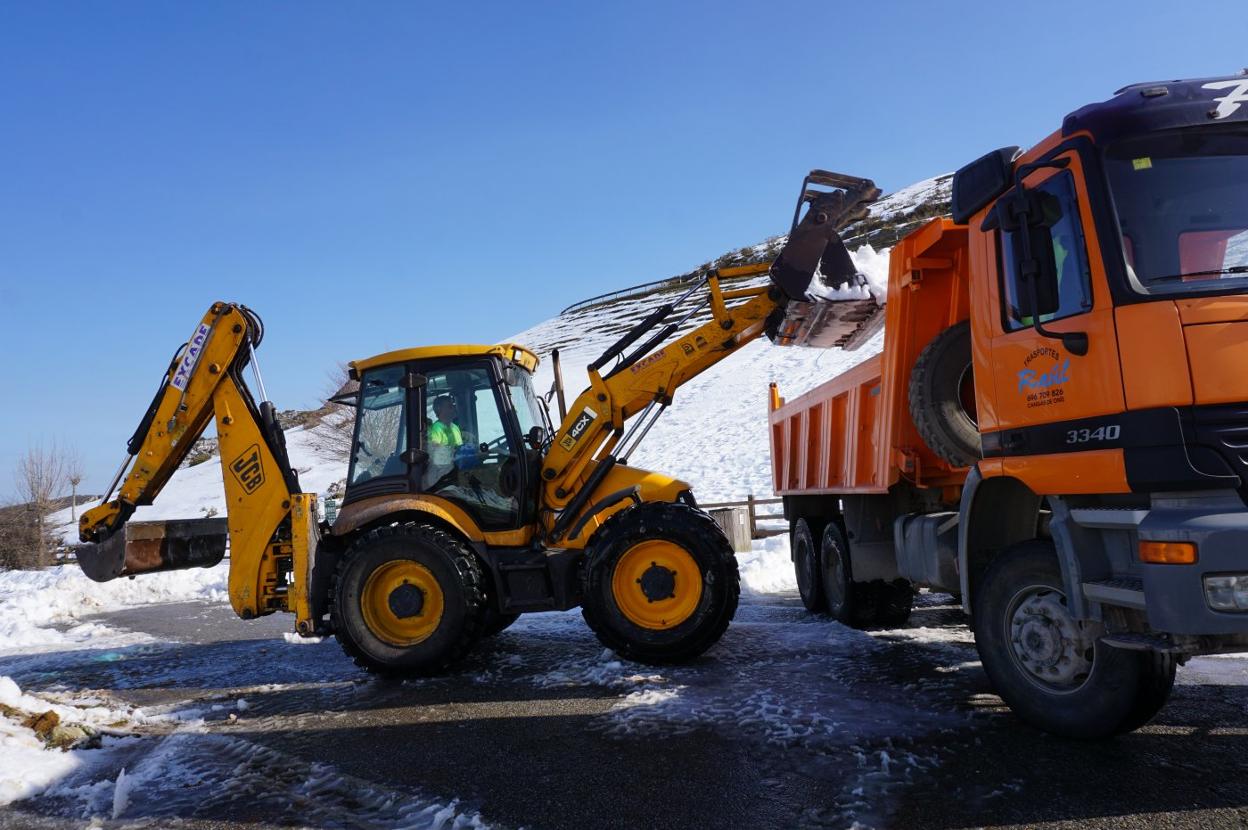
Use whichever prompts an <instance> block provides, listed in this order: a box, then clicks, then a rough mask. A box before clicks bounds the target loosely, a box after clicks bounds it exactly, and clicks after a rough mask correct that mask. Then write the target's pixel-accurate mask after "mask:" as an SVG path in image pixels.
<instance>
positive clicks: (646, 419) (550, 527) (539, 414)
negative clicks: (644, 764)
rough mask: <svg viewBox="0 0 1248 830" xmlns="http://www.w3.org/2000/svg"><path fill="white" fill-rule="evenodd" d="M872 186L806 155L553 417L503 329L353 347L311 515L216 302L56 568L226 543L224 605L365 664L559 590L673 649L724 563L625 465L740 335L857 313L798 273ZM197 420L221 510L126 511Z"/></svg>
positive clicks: (196, 552) (398, 665) (427, 661)
mask: <svg viewBox="0 0 1248 830" xmlns="http://www.w3.org/2000/svg"><path fill="white" fill-rule="evenodd" d="M878 196H879V190H878V189H877V188H876V187H875V185H874V184H873V183H872V182H871V181H870V180H867V179H859V178H855V177H849V176H843V175H840V174H835V173H828V172H825V171H814V172H812V173H811V175H810V176H808V177H807V178H806V180H805V181H804V182H803V185H802V189H801V195H800V197H799V200H798V206H797V212H796V213H795V215H794V222H793V228H792V232H791V234H790V238H789V241H788V243H787V245H786V246H785V248H784V249H783V251H782V252H781V254H780V256H779V257H778V258H777V259H776V260H775V261H774V262H771V263H765V264H761V265H749V266H743V267H738V268H723V269H720V270H718V271H711V272H710V273H708V274H706V275H705V276H704V277H702V278H701V279H699V280H697V281H695V282H694V283H693V284H692V285H690V286H689V287H688V288H687V289H685V290H684V291H683V293H682V294H680V296H678V297H677V298H675V299H673V300H672V301H670V302H665V303H663V304H662V305H660V306H659V307H658V308H656V309H655V310H654V311H653V312H652V313H651V314H649V315H648V316H647V317H646V318H645V319H644V320H642V321H641V322H640V323H638V324H637V325H636V327H634V328H633V329H632V330H631V331H629V332H628V333H627V334H625V335H624V336H623V337H621V338H620V340H619V341H618V342H616V343H614V344H613V345H612V346H611V347H610V348H608V349H607V350H606V352H604V353H603V354H602V356H601V357H599V358H598V359H597V360H595V361H594V362H593V363H592V364H590V366H589V367H588V374H589V385H588V387H587V388H586V389H585V391H583V392H582V393H581V394H580V396H579V397H578V398H577V399H576V400H575V402H574V403H573V404H572V406H571V407H570V408H568V409H567V410H566V411H564V410H563V407H562V406H561V407H560V417H561V422H560V424H559V426H558V427H557V428H556V427H553V426H552V425H551V423H550V419H549V416H548V414H547V411H546V408H545V406H544V405H543V403H542V401H541V399H539V398H538V397H537V396H536V395H535V394H534V392H533V389H532V386H531V376H532V373H533V371H534V370H535V369H536V367H537V363H538V358H537V356H536V355H534V354H533V353H532V352H530V351H529V350H527V349H525V348H524V347H523V346H518V345H512V344H505V345H499V346H436V347H429V348H416V349H408V350H402V351H395V352H389V353H386V354H382V355H378V356H376V357H371V358H368V359H366V360H357V361H354V362H353V363H351V364H350V366H351V370H350V371H351V377H352V378H353V379H355V380H358V382H359V391H358V393H356V394H355V395H354V399H353V400H352V401H351V402H352V403H354V404H355V408H356V415H355V431H354V438H353V441H352V445H351V455H350V465H349V469H348V473H347V484H346V490H345V494H344V497H343V507H342V510H341V511H340V512H339V513H338V515H337V517H336V520H335V521H334V522H333V524H332V525H330V524H327V523H323V522H318V519H317V515H318V510H317V496H316V495H315V494H312V493H304V492H302V491H301V488H300V486H299V479H298V476H297V475H296V473H295V471H294V470H292V469H291V465H290V461H289V459H288V458H287V453H286V447H285V440H284V437H283V433H282V429H281V427H280V426H279V424H278V422H277V418H276V412H275V408H274V406H273V404H272V403H270V402H269V401H268V400H267V395H266V394H265V392H264V386H263V382H262V381H261V379H260V374H259V370H258V368H257V369H256V375H255V378H256V385H257V389H256V391H257V392H258V393H259V397H260V399H261V402H260V403H259V404H257V403H256V401H255V398H254V397H253V395H252V393H251V392H250V391H249V390H248V387H247V386H246V384H245V383H244V380H243V373H244V370H245V368H246V367H247V366H248V364H251V365H252V366H253V368H254V367H255V366H256V361H255V348H256V346H258V345H259V344H260V340H261V337H262V336H263V328H262V325H261V322H260V318H259V317H258V316H257V315H256V314H255V313H254V312H252V311H251V310H249V309H248V308H246V307H245V306H242V305H236V304H231V303H224V302H221V303H216V304H214V305H213V306H212V308H210V309H209V310H208V312H207V313H206V314H205V315H204V317H203V319H202V320H201V321H200V323H199V325H198V327H197V328H196V329H195V332H194V334H193V335H192V336H191V338H190V340H189V341H188V342H187V343H186V344H185V345H184V346H183V347H182V348H181V349H179V351H178V352H177V354H176V355H175V357H174V359H173V361H172V362H171V364H170V366H169V368H168V370H167V372H166V373H165V375H164V376H163V377H162V380H161V384H160V387H159V389H158V391H157V393H156V396H155V398H154V399H153V400H152V403H151V405H150V407H149V408H148V410H147V413H146V415H145V416H144V418H143V419H142V422H141V423H140V424H139V427H138V429H137V430H136V431H135V433H134V435H133V436H132V437H131V439H130V441H129V443H128V445H127V449H128V451H129V455H128V457H127V459H126V461H125V462H124V463H123V464H122V467H121V469H120V470H119V471H118V473H117V477H116V478H115V479H114V481H113V483H112V485H111V486H110V487H109V490H108V493H107V494H106V495H105V497H104V499H103V501H102V503H101V504H100V505H99V506H98V507H95V508H93V509H91V510H89V511H87V512H86V513H84V514H83V516H82V520H81V523H80V536H81V539H82V541H83V542H86V543H90V544H88V545H86V546H84V547H83V548H82V549H81V550H80V551H79V553H78V561H79V562H80V564H81V566H82V568H83V570H84V571H85V572H86V573H87V575H88V576H90V577H91V578H93V579H96V580H100V581H103V580H108V579H113V578H116V577H119V576H132V575H136V574H142V573H150V572H155V571H163V570H171V569H176V568H186V567H210V566H212V565H215V564H216V563H218V562H220V561H221V559H222V557H223V556H224V552H225V548H226V544H227V540H228V544H229V548H230V570H229V595H230V602H231V604H232V606H233V608H234V610H235V612H237V613H238V615H239V616H241V617H243V618H244V619H250V618H253V617H256V616H260V615H263V614H269V613H272V612H274V611H287V612H291V613H293V614H294V615H295V628H296V631H297V632H298V633H300V634H302V635H305V636H312V635H316V634H325V633H332V634H333V635H334V636H336V637H337V638H338V640H339V641H340V642H341V644H342V646H343V648H344V649H345V650H346V652H347V653H348V654H349V655H351V656H352V657H353V658H354V659H355V660H356V662H357V663H359V664H360V665H361V666H363V667H365V668H367V669H370V670H372V671H377V672H382V673H389V674H409V675H410V674H415V675H420V674H429V673H435V672H438V671H441V670H443V669H444V668H446V667H447V666H448V665H450V664H451V663H452V662H454V661H455V660H456V659H457V658H459V657H460V656H462V655H463V654H464V653H465V652H466V651H467V650H468V649H470V648H472V646H473V645H474V644H475V643H476V642H477V641H478V640H479V639H480V638H481V637H483V636H489V635H491V634H494V633H497V632H498V631H501V630H502V629H503V628H505V627H506V626H507V625H509V624H510V623H511V622H512V621H513V620H515V618H516V617H517V616H518V615H519V614H521V613H525V612H530V611H549V610H565V609H569V608H573V607H576V606H578V605H580V606H581V607H582V609H583V614H584V617H585V619H586V621H587V622H588V623H589V625H590V627H591V628H592V629H593V630H594V632H595V634H596V635H597V636H598V638H599V639H600V640H601V641H602V642H603V644H605V645H606V646H607V647H608V648H611V649H614V650H615V651H616V652H617V653H619V654H620V655H621V656H623V657H625V658H628V659H632V660H638V661H641V662H646V663H668V662H678V661H684V660H688V659H691V658H693V657H695V656H697V655H699V654H701V653H702V652H704V651H705V650H706V649H707V648H709V647H710V646H712V645H713V644H714V643H715V642H716V641H718V639H719V638H720V636H721V635H722V634H723V633H724V631H725V629H726V628H727V626H728V624H729V622H730V621H731V619H732V617H733V614H734V613H735V611H736V607H737V597H738V592H739V581H738V575H737V565H736V560H735V558H734V555H733V552H732V549H731V547H730V546H729V544H728V541H727V539H726V537H725V536H724V534H723V533H722V532H721V531H720V529H719V527H718V526H717V525H716V524H715V522H714V521H712V520H711V518H710V517H709V516H707V514H706V513H704V512H702V511H700V510H698V509H697V506H696V504H695V502H694V499H693V495H692V493H691V492H690V488H689V485H688V484H686V483H684V482H682V481H678V480H676V479H674V478H670V477H668V476H665V475H662V474H659V473H654V472H649V471H646V470H642V469H638V468H636V467H632V466H628V464H627V461H628V458H629V456H630V455H631V454H632V452H633V451H634V450H635V449H636V448H637V446H638V444H639V443H640V442H641V440H642V439H643V438H644V437H645V435H646V433H647V432H648V431H649V429H650V428H651V427H652V426H653V425H654V423H655V421H656V420H657V418H658V417H659V416H660V415H661V414H662V412H663V411H664V410H665V409H666V408H667V407H668V406H670V405H671V403H672V398H673V395H674V393H675V392H676V390H677V389H678V388H679V387H680V386H681V384H683V383H685V382H687V381H689V380H690V379H692V378H693V377H695V376H696V375H698V374H699V373H701V372H702V371H704V370H706V369H707V368H709V367H710V366H713V365H714V364H716V363H718V362H719V361H720V360H723V359H724V358H725V357H728V356H729V355H731V354H733V353H734V352H735V351H737V350H738V349H740V347H741V346H743V345H744V344H746V343H749V342H750V341H752V340H754V339H755V338H757V337H759V336H760V335H762V334H764V333H767V334H768V335H769V336H771V337H772V339H773V340H777V341H779V342H782V343H789V342H795V341H798V340H800V341H802V342H810V341H811V340H812V338H814V339H815V340H818V339H820V338H822V339H823V340H825V341H827V340H829V339H830V340H832V341H835V340H838V339H844V338H845V337H847V336H848V335H849V334H850V331H849V329H852V328H855V327H858V326H861V325H862V324H863V320H864V319H865V317H866V315H865V314H862V313H857V314H841V315H827V314H823V313H818V312H817V310H816V309H817V304H816V303H814V302H812V301H811V300H810V299H809V297H808V288H809V286H810V283H811V281H812V279H813V278H815V275H816V274H817V273H818V274H819V275H820V277H821V279H822V280H823V281H824V282H825V283H827V284H828V285H830V286H832V287H835V286H837V285H840V284H844V283H847V282H851V281H854V280H856V279H860V278H859V277H858V276H857V275H856V274H855V271H854V268H853V264H852V261H851V260H850V258H849V255H848V253H847V252H846V250H845V247H844V245H843V244H842V243H841V240H840V237H839V236H838V234H837V231H838V230H840V229H841V228H842V227H844V225H846V224H848V223H849V222H851V221H854V220H855V219H858V218H861V217H862V216H863V215H864V214H865V212H866V210H867V205H868V203H869V202H871V201H873V200H874V199H876V198H878ZM803 206H805V211H804V212H803ZM763 275H770V278H771V279H770V281H766V280H762V281H761V284H748V285H747V287H743V288H726V287H725V286H724V285H723V284H721V283H722V281H725V280H730V279H733V278H742V277H748V276H756V277H760V278H761V277H762V276H763ZM740 282H747V283H748V282H749V281H748V280H741V281H737V284H740ZM754 282H755V283H759V282H760V281H759V280H755V281H754ZM871 302H872V301H857V303H859V304H861V303H871ZM643 338H644V340H643ZM214 419H215V422H216V430H217V437H218V444H219V449H220V457H221V466H222V472H223V479H224V485H225V496H226V508H227V511H228V518H226V519H192V520H184V521H168V522H143V523H140V522H129V521H128V520H129V519H130V517H131V516H132V514H133V513H134V510H135V508H136V507H138V506H140V505H145V504H150V503H151V502H152V500H153V499H155V498H156V496H157V494H158V493H159V492H160V490H161V488H162V487H163V486H164V484H165V483H166V482H167V481H168V480H169V477H170V476H171V475H172V474H173V472H174V471H175V470H176V469H177V468H178V465H179V464H180V463H181V462H182V460H183V459H184V458H185V457H186V455H187V453H188V452H189V450H190V449H191V447H192V445H193V444H194V442H195V441H196V439H197V438H199V436H200V435H201V434H202V433H203V431H204V430H205V428H206V427H207V425H208V422H209V421H210V420H214ZM708 428H713V425H708ZM118 485H120V487H118Z"/></svg>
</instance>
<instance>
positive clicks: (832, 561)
mask: <svg viewBox="0 0 1248 830" xmlns="http://www.w3.org/2000/svg"><path fill="white" fill-rule="evenodd" d="M819 569H820V572H821V573H822V576H823V580H822V582H823V596H824V600H825V602H826V604H827V611H828V614H829V616H831V617H832V619H834V620H836V621H837V622H841V623H844V624H845V625H849V626H853V627H854V628H865V627H866V626H869V625H872V624H874V623H875V621H876V619H877V617H878V615H879V599H880V597H879V591H877V590H876V588H877V586H876V585H874V584H872V583H863V582H854V579H853V573H854V571H853V561H852V559H851V557H850V553H849V543H848V542H847V541H846V540H845V534H844V532H842V531H841V528H840V525H838V524H837V523H836V522H828V524H827V526H826V527H824V529H823V537H822V539H821V541H820V544H819Z"/></svg>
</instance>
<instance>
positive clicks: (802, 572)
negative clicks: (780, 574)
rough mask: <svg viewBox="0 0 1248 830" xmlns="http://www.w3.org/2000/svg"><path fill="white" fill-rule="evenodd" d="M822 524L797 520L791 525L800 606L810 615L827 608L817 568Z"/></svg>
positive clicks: (819, 570) (821, 577)
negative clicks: (804, 607) (800, 600)
mask: <svg viewBox="0 0 1248 830" xmlns="http://www.w3.org/2000/svg"><path fill="white" fill-rule="evenodd" d="M823 527H824V523H823V522H821V521H819V520H818V519H806V518H802V519H798V520H797V521H796V522H794V523H793V542H792V545H793V571H794V573H795V574H796V575H797V593H798V595H799V596H801V598H802V605H804V606H806V610H807V611H810V612H812V613H815V614H817V613H819V612H821V611H823V610H824V609H825V608H826V607H827V602H826V600H825V599H824V596H823V572H822V570H821V569H820V567H819V555H820V554H819V544H820V540H821V539H822V537H823Z"/></svg>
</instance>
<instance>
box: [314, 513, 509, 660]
mask: <svg viewBox="0 0 1248 830" xmlns="http://www.w3.org/2000/svg"><path fill="white" fill-rule="evenodd" d="M481 586H482V577H481V568H480V565H478V563H477V560H476V558H475V557H474V556H473V555H472V553H471V552H469V550H468V549H467V547H465V546H464V544H463V543H462V542H460V541H459V540H458V539H456V538H455V537H454V536H452V535H451V534H450V533H447V532H446V531H444V530H441V529H438V528H435V527H430V526H429V525H424V524H419V523H415V522H409V523H407V524H401V525H395V526H392V527H381V528H377V529H375V530H371V531H369V532H368V533H366V534H364V535H363V536H361V537H360V538H359V539H357V540H356V541H355V542H353V543H352V544H351V546H350V547H349V548H348V549H347V553H346V555H345V556H344V557H343V558H342V560H341V561H340V562H339V563H338V569H337V571H336V572H335V574H334V584H333V585H332V587H331V589H330V597H331V599H330V619H331V621H332V623H333V627H334V634H335V636H336V637H337V638H338V642H339V643H340V644H341V645H342V649H343V651H345V652H346V653H347V655H348V656H349V657H350V658H351V659H352V660H354V661H355V663H356V665H358V666H361V667H363V668H365V669H368V670H369V671H371V672H376V673H378V674H385V675H396V676H427V675H432V674H437V673H439V672H442V671H444V670H445V669H446V668H447V667H448V666H450V665H451V664H452V663H454V662H455V661H457V660H458V659H459V658H461V657H462V656H463V655H464V654H465V653H466V652H467V651H468V650H469V649H471V648H472V647H473V645H475V644H476V642H477V640H478V639H479V638H480V637H481V633H482V630H483V625H484V622H485V593H484V591H483V590H482V587H481Z"/></svg>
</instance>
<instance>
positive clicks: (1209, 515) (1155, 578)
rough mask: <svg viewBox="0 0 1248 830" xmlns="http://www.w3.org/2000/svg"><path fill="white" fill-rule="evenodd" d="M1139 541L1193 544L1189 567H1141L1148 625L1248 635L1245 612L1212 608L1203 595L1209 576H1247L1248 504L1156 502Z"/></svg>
mask: <svg viewBox="0 0 1248 830" xmlns="http://www.w3.org/2000/svg"><path fill="white" fill-rule="evenodd" d="M1139 538H1140V540H1141V541H1157V542H1192V543H1194V544H1195V545H1196V552H1197V561H1196V562H1195V564H1191V565H1159V564H1148V563H1142V564H1140V565H1139V567H1140V570H1141V575H1142V580H1143V583H1144V596H1145V608H1146V612H1147V615H1148V624H1149V626H1150V627H1151V628H1152V629H1153V630H1155V631H1164V632H1167V633H1170V634H1190V635H1206V636H1207V635H1219V634H1244V633H1248V611H1238V612H1235V611H1215V610H1214V609H1213V608H1211V607H1210V605H1209V601H1208V599H1207V597H1206V595H1205V584H1204V578H1205V576H1209V575H1215V574H1217V575H1222V574H1248V508H1245V507H1244V505H1243V503H1242V502H1240V501H1239V500H1238V499H1237V498H1236V499H1234V501H1231V500H1228V499H1222V500H1219V501H1217V502H1216V503H1215V504H1214V505H1208V504H1205V505H1204V506H1203V507H1199V508H1191V509H1189V508H1187V507H1185V506H1184V504H1183V502H1182V501H1177V500H1176V502H1175V503H1173V504H1170V505H1167V504H1166V503H1165V502H1164V501H1161V502H1160V503H1158V502H1155V503H1154V506H1153V508H1152V509H1151V510H1149V511H1148V514H1147V515H1146V516H1145V517H1144V519H1143V521H1141V522H1140V524H1139Z"/></svg>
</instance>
